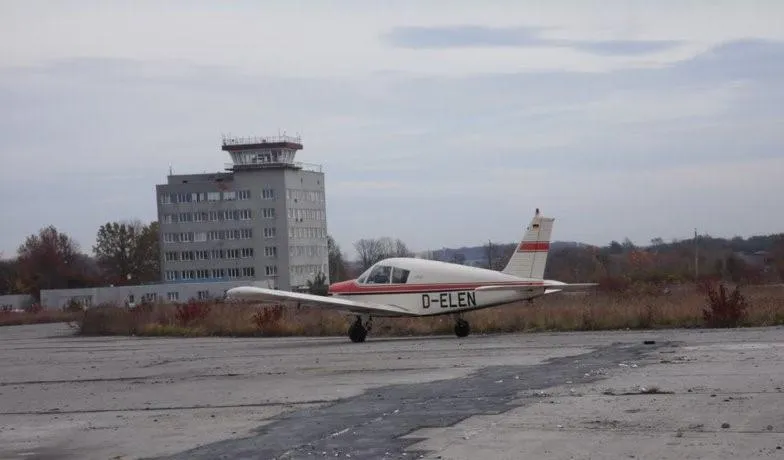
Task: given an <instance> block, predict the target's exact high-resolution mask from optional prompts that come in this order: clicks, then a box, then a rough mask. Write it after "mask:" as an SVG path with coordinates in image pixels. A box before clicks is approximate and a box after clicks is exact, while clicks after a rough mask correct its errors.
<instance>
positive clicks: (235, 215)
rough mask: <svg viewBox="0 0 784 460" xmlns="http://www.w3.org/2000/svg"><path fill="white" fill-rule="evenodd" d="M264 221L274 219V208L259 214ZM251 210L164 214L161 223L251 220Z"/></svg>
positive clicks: (266, 209) (265, 209)
mask: <svg viewBox="0 0 784 460" xmlns="http://www.w3.org/2000/svg"><path fill="white" fill-rule="evenodd" d="M259 215H260V216H261V217H264V218H265V219H274V218H275V208H264V209H262V210H261V213H259ZM251 219H253V210H251V209H226V210H221V211H196V212H181V213H178V214H164V215H163V216H162V217H161V223H164V224H177V223H180V222H223V221H232V220H251Z"/></svg>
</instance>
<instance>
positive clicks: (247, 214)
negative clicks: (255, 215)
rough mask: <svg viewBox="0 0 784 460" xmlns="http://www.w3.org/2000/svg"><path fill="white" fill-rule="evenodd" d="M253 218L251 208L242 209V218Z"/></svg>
mask: <svg viewBox="0 0 784 460" xmlns="http://www.w3.org/2000/svg"><path fill="white" fill-rule="evenodd" d="M251 218H252V217H251V211H250V209H243V210H241V211H240V220H251Z"/></svg>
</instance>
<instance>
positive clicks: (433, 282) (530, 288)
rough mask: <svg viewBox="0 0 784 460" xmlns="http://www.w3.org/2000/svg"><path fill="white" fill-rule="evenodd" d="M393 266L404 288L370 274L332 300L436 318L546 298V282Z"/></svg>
mask: <svg viewBox="0 0 784 460" xmlns="http://www.w3.org/2000/svg"><path fill="white" fill-rule="evenodd" d="M390 264H391V268H392V270H401V272H402V275H403V276H401V278H399V279H398V280H397V281H402V282H394V281H396V280H395V278H394V276H390V277H388V279H387V282H378V283H376V282H369V281H371V278H372V277H371V276H370V275H372V273H367V272H366V273H364V274H363V275H361V276H360V277H358V278H357V279H356V280H350V281H343V282H339V283H334V284H332V285H331V286H330V290H329V291H330V294H331V295H334V296H339V297H341V298H346V299H351V300H356V301H361V302H368V303H378V304H388V305H395V306H398V307H402V308H404V309H405V310H407V311H408V312H409V313H411V314H415V315H417V316H433V315H443V314H452V313H458V312H462V311H469V310H477V309H481V308H487V307H492V306H496V305H503V304H507V303H513V302H519V301H523V300H528V299H531V298H535V297H538V296H541V295H543V294H544V290H545V287H544V286H543V280H534V279H531V280H528V279H523V278H519V277H516V276H512V275H507V274H504V273H501V272H498V271H495V270H486V269H482V268H476V267H469V266H460V265H455V264H447V263H444V262H436V261H429V260H421V259H408V260H405V259H397V260H391V261H390ZM391 273H392V274H394V272H391ZM510 284H513V285H514V286H515V289H510V290H502V291H482V290H475V288H477V287H479V286H504V285H510ZM521 284H522V285H521ZM378 316H382V315H378ZM383 316H399V315H396V314H394V313H390V314H389V315H383Z"/></svg>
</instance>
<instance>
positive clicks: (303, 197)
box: [286, 188, 324, 203]
mask: <svg viewBox="0 0 784 460" xmlns="http://www.w3.org/2000/svg"><path fill="white" fill-rule="evenodd" d="M286 199H287V200H294V201H296V202H300V201H312V202H314V203H323V202H324V192H322V191H320V190H300V189H295V188H287V189H286Z"/></svg>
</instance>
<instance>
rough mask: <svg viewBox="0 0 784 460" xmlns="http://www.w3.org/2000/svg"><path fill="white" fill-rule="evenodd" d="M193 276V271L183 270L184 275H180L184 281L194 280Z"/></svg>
mask: <svg viewBox="0 0 784 460" xmlns="http://www.w3.org/2000/svg"><path fill="white" fill-rule="evenodd" d="M193 276H194V273H193V270H183V271H182V273H180V279H183V280H192V279H193Z"/></svg>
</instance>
